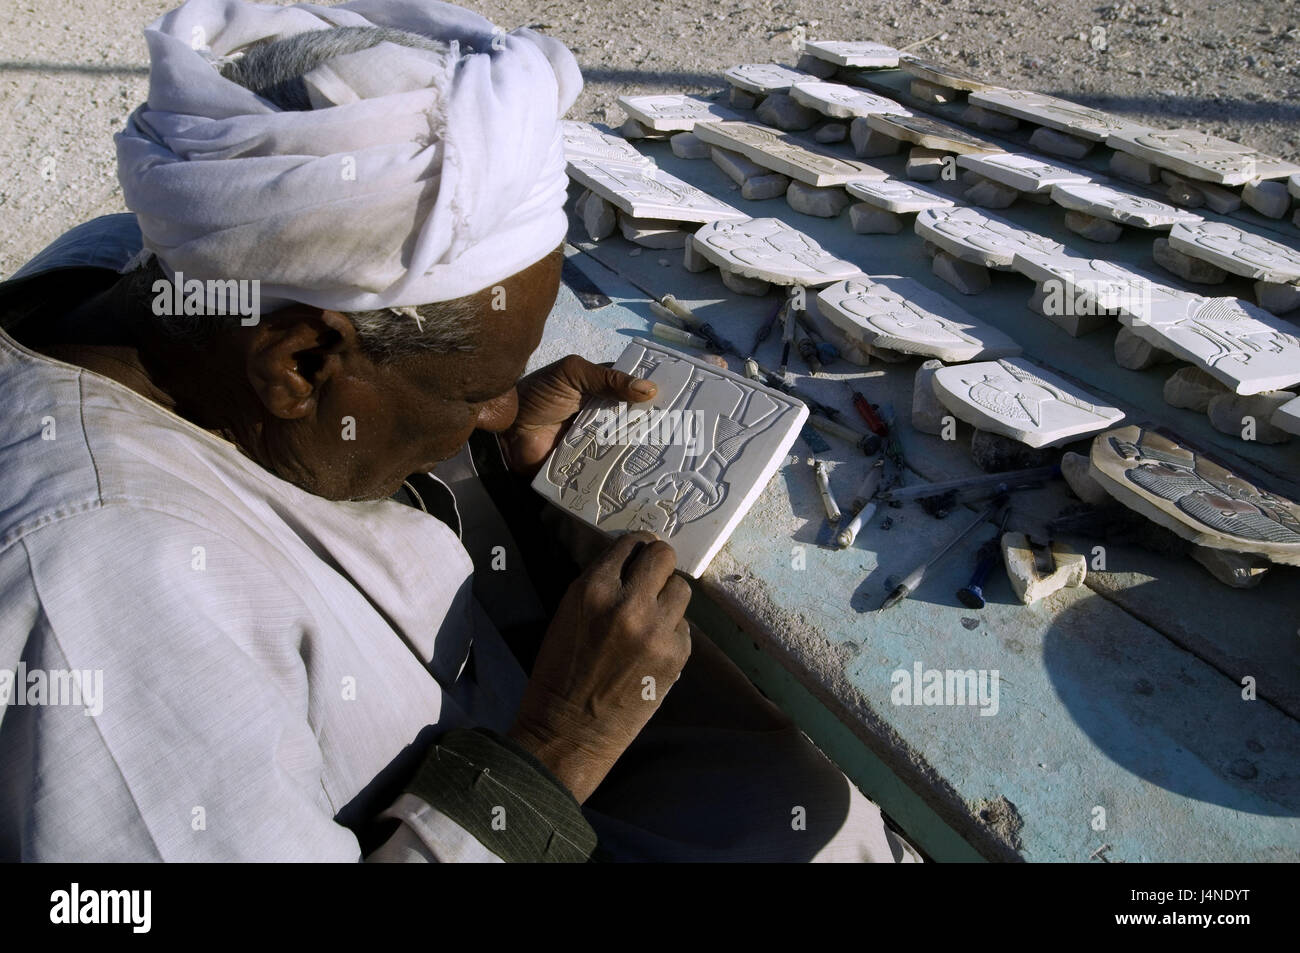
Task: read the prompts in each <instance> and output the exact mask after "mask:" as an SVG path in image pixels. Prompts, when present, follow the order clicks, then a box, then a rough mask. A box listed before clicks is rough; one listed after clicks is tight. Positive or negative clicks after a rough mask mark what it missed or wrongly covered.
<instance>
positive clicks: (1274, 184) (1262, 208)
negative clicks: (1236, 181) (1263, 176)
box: [1241, 179, 1291, 218]
mask: <svg viewBox="0 0 1300 953" xmlns="http://www.w3.org/2000/svg"><path fill="white" fill-rule="evenodd" d="M1241 200H1242V201H1243V202H1245V203H1246V204H1247V205H1249V206H1250V207H1251V208H1253V209H1254V210H1255V211H1256V212H1258V213H1259V214H1260V215H1266V216H1268V217H1269V218H1285V217H1286V213H1287V212H1288V211H1290V210H1291V195H1290V193H1288V192H1287V190H1286V183H1284V182H1279V181H1277V180H1275V179H1271V180H1268V181H1263V182H1247V183H1246V184H1245V185H1244V186H1242V189H1241Z"/></svg>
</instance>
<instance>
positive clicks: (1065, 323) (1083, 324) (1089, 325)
mask: <svg viewBox="0 0 1300 953" xmlns="http://www.w3.org/2000/svg"><path fill="white" fill-rule="evenodd" d="M1029 310H1030V311H1036V312H1037V313H1039V314H1041V315H1042V316H1043V317H1045V318H1046V319H1047V320H1048V321H1051V322H1052V323H1053V324H1055V325H1056V326H1057V327H1058V328H1060V329H1061V330H1062V331H1064V332H1065V333H1066V334H1068V335H1070V337H1072V338H1081V337H1083V336H1084V335H1085V334H1092V333H1093V332H1094V331H1100V330H1101V329H1102V328H1106V327H1110V325H1111V324H1113V323H1114V321H1115V315H1114V314H1113V313H1111V312H1109V311H1106V310H1104V309H1101V308H1094V309H1092V310H1091V311H1078V312H1076V310H1075V308H1074V305H1073V301H1072V300H1071V299H1070V298H1069V296H1068V295H1056V296H1053V297H1052V298H1051V301H1050V306H1049V298H1048V294H1047V291H1046V290H1045V289H1044V288H1043V286H1042V285H1038V286H1036V287H1035V288H1034V293H1033V294H1032V295H1030V296H1029Z"/></svg>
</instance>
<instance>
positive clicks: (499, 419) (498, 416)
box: [474, 387, 519, 433]
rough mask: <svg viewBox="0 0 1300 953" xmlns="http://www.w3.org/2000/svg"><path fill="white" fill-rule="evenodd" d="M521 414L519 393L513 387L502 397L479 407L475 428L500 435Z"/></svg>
mask: <svg viewBox="0 0 1300 953" xmlns="http://www.w3.org/2000/svg"><path fill="white" fill-rule="evenodd" d="M518 413H519V392H518V391H517V390H515V389H514V388H513V387H512V388H510V389H509V390H508V391H506V392H505V393H504V394H502V395H501V396H500V397H493V398H492V399H491V400H489V401H488V402H487V403H485V404H483V405H482V406H481V407H479V410H478V422H477V423H475V425H474V426H475V427H477V428H478V429H479V430H487V431H491V432H493V433H498V432H500V431H502V430H505V429H506V428H507V427H509V426H510V425H511V424H512V423H514V422H515V416H516V415H517V414H518Z"/></svg>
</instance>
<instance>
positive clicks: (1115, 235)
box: [1065, 209, 1124, 242]
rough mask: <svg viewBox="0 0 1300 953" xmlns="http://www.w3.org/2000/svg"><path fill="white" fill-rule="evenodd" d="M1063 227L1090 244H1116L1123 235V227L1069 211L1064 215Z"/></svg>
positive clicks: (1092, 216) (1075, 210)
mask: <svg viewBox="0 0 1300 953" xmlns="http://www.w3.org/2000/svg"><path fill="white" fill-rule="evenodd" d="M1065 227H1066V228H1068V229H1069V230H1070V231H1072V232H1074V233H1075V234H1077V235H1082V236H1083V237H1084V238H1086V239H1088V241H1091V242H1117V241H1119V240H1120V238H1121V237H1123V235H1124V226H1123V225H1120V224H1118V223H1117V222H1108V221H1106V220H1105V219H1104V218H1097V217H1096V216H1094V215H1089V214H1088V213H1087V212H1080V211H1078V210H1077V209H1070V210H1069V211H1068V212H1066V213H1065Z"/></svg>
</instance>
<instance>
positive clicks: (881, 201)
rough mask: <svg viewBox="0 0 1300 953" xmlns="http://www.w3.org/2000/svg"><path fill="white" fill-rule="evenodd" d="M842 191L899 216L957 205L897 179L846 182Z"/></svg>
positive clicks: (944, 196)
mask: <svg viewBox="0 0 1300 953" xmlns="http://www.w3.org/2000/svg"><path fill="white" fill-rule="evenodd" d="M844 189H845V191H847V192H848V193H849V195H852V196H853V197H854V198H859V199H862V201H864V202H866V203H867V204H868V205H874V206H876V207H877V208H881V209H884V210H885V211H886V212H894V213H895V214H899V215H907V214H909V213H911V212H920V211H922V210H924V209H927V208H951V207H953V206H954V205H956V204H957V203H956V202H954V201H953V200H952V199H950V198H948V197H947V196H946V195H940V194H939V193H938V192H932V191H930V190H929V189H925V188H922V187H921V186H919V185H912V184H911V183H908V182H900V181H898V180H897V179H885V180H884V181H883V182H868V181H865V180H862V179H855V180H854V181H852V182H846V183H845V184H844Z"/></svg>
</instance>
